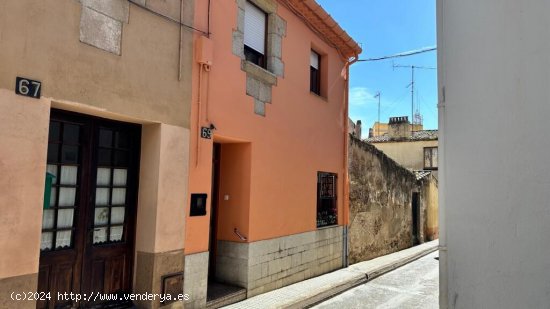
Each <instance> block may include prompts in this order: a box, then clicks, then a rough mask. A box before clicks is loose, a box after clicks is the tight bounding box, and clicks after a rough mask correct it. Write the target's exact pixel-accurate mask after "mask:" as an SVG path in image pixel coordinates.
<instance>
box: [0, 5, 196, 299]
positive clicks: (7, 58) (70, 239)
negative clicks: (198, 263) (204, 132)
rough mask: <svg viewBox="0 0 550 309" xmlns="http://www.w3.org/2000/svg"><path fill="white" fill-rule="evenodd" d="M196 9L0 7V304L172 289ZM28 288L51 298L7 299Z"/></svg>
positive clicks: (179, 247) (179, 277) (180, 245)
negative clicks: (67, 295) (60, 295)
mask: <svg viewBox="0 0 550 309" xmlns="http://www.w3.org/2000/svg"><path fill="white" fill-rule="evenodd" d="M193 7H194V1H192V0H184V1H180V0H177V1H160V0H159V1H156V0H148V1H132V2H129V1H122V0H120V1H88V0H82V1H75V0H45V1H31V0H7V1H2V2H1V3H0V107H1V108H2V113H0V146H1V148H2V149H3V150H2V152H1V155H0V171H1V172H2V174H3V177H2V178H1V180H0V205H2V206H3V207H2V208H1V210H0V220H1V222H2V224H1V225H0V252H2V254H1V255H0V293H1V295H0V308H54V307H55V306H66V307H77V306H84V305H85V304H88V305H90V304H93V303H94V302H93V301H90V300H82V299H81V300H75V299H68V300H67V299H59V298H58V294H57V293H58V292H60V293H62V292H73V293H80V294H88V295H89V293H91V292H97V293H130V292H135V293H140V292H141V293H143V292H149V293H151V292H152V293H168V292H174V293H175V292H178V288H177V287H179V286H180V285H179V282H182V281H183V271H184V268H185V266H184V247H185V220H184V218H185V205H186V203H185V201H186V199H187V186H188V166H189V164H188V147H189V146H188V145H189V121H190V120H189V119H190V104H191V103H190V102H191V85H192V83H191V65H192V52H193V50H192V47H193V43H192V35H193V33H192V30H190V29H189V28H187V27H184V26H182V25H183V24H189V25H191V24H192V23H193V14H194V10H193ZM45 199H46V201H45V202H44V200H45ZM182 286H183V285H181V287H182ZM174 287H176V288H174ZM179 290H182V288H181V289H179ZM35 291H38V292H44V293H50V294H49V295H51V296H50V299H47V298H42V299H41V300H39V301H35V300H33V301H30V300H26V301H17V300H14V299H12V296H13V295H12V296H10V294H9V293H11V292H16V293H17V292H35ZM180 292H182V291H180ZM45 295H47V294H45ZM135 303H136V304H137V305H138V307H139V308H157V307H159V306H161V305H167V306H178V305H182V303H181V302H179V303H177V302H176V303H171V304H169V302H165V303H163V304H161V303H160V302H159V300H158V299H157V300H138V301H135Z"/></svg>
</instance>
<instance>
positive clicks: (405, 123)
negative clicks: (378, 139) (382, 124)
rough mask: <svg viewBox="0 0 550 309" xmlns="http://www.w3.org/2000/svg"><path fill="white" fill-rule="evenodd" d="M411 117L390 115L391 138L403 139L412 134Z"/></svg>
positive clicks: (389, 130) (389, 131) (389, 129)
mask: <svg viewBox="0 0 550 309" xmlns="http://www.w3.org/2000/svg"><path fill="white" fill-rule="evenodd" d="M410 130H411V127H410V123H409V117H407V116H401V117H390V123H389V128H388V134H389V136H390V139H403V138H407V137H409V136H410V135H411V132H410Z"/></svg>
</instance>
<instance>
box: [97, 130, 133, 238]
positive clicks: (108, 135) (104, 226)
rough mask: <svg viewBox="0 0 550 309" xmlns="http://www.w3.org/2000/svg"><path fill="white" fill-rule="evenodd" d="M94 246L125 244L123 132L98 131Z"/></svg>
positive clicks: (125, 157)
mask: <svg viewBox="0 0 550 309" xmlns="http://www.w3.org/2000/svg"><path fill="white" fill-rule="evenodd" d="M98 144H99V147H98V166H97V174H96V175H97V176H96V188H95V193H96V195H95V196H96V197H95V210H94V231H93V244H94V245H100V244H107V243H115V242H121V241H124V236H125V235H124V229H125V222H126V220H125V215H126V207H127V203H126V199H127V196H126V193H127V192H126V191H127V188H128V167H129V164H130V162H129V158H130V153H129V152H130V149H129V143H128V141H127V136H126V134H125V132H124V131H121V130H117V129H114V128H106V127H100V128H99V143H98Z"/></svg>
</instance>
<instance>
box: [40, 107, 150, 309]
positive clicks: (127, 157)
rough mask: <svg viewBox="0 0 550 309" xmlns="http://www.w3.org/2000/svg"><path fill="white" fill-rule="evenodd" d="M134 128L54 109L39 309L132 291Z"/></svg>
mask: <svg viewBox="0 0 550 309" xmlns="http://www.w3.org/2000/svg"><path fill="white" fill-rule="evenodd" d="M139 143H140V127H139V126H137V125H131V124H123V123H119V122H113V121H108V120H103V119H99V118H92V117H86V116H82V115H78V114H74V113H67V112H62V111H56V110H53V111H52V113H51V120H50V132H49V145H48V168H47V171H48V172H49V173H51V174H53V175H54V176H55V178H54V183H53V186H52V194H51V199H50V207H49V208H47V209H45V210H44V215H43V224H42V242H41V254H40V270H39V278H38V290H39V291H41V292H50V295H51V300H50V301H40V302H38V303H37V308H71V307H73V308H74V307H87V306H88V305H92V304H96V303H99V302H101V299H99V298H98V299H95V301H93V300H92V301H89V300H86V299H83V300H82V301H80V302H78V301H76V300H75V299H72V300H71V299H67V300H62V299H59V298H58V293H65V292H73V293H79V294H80V295H81V296H83V297H85V295H86V297H89V296H90V295H92V292H93V293H94V294H95V295H98V293H124V292H130V291H131V278H132V267H133V266H132V263H133V252H134V248H133V246H134V235H135V233H134V231H135V214H136V203H137V199H136V195H137V188H138V187H137V180H138V175H139V173H138V166H139V149H140V147H139Z"/></svg>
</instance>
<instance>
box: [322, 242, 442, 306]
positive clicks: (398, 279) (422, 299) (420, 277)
mask: <svg viewBox="0 0 550 309" xmlns="http://www.w3.org/2000/svg"><path fill="white" fill-rule="evenodd" d="M437 257H438V252H437V251H436V252H433V253H431V254H428V255H427V256H425V257H423V258H420V259H418V260H416V261H414V262H412V263H410V264H407V265H405V266H403V267H401V268H399V269H396V270H394V271H392V272H390V273H388V274H385V275H383V276H380V277H378V278H376V279H373V280H372V281H369V282H367V283H365V284H363V285H360V286H358V287H356V288H353V289H351V290H349V291H346V292H344V293H342V294H340V295H338V296H336V297H334V298H331V299H329V300H327V301H325V302H323V303H321V304H319V305H317V306H315V307H313V308H317V309H330V308H377V309H382V308H387V309H391V308H422V309H429V308H438V307H439V301H438V295H439V261H438V260H436V258H437Z"/></svg>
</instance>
